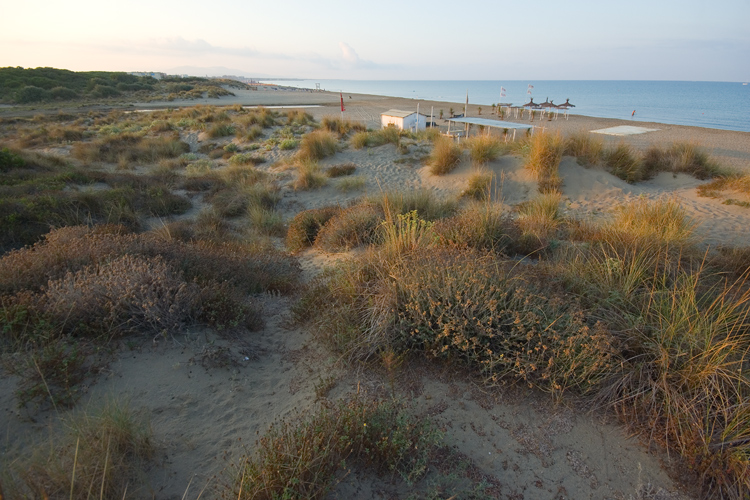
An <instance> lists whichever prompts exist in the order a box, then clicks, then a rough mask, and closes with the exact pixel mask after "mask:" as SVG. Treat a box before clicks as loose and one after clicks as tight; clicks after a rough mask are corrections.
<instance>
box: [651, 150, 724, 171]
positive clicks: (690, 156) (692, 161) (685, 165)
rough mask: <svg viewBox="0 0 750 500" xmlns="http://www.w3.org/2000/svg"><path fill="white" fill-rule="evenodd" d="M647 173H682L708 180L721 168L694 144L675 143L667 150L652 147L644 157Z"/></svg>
mask: <svg viewBox="0 0 750 500" xmlns="http://www.w3.org/2000/svg"><path fill="white" fill-rule="evenodd" d="M643 168H644V169H645V171H646V172H653V173H655V172H673V173H677V172H682V173H686V174H690V175H692V176H693V177H696V178H698V179H708V178H710V177H713V176H714V175H716V174H717V173H718V172H719V166H718V165H717V164H716V163H714V162H712V161H711V160H710V159H709V157H708V154H706V152H705V151H703V150H701V149H700V148H699V147H698V146H697V145H695V144H692V143H674V144H672V145H671V146H670V147H668V148H666V149H661V148H659V147H656V146H654V147H651V148H649V149H648V150H647V151H646V153H645V154H644V155H643Z"/></svg>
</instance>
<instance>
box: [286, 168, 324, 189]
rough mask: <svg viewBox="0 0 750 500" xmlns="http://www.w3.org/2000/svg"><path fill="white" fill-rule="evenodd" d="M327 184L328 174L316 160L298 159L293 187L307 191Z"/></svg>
mask: <svg viewBox="0 0 750 500" xmlns="http://www.w3.org/2000/svg"><path fill="white" fill-rule="evenodd" d="M326 184H328V176H327V175H326V174H325V172H324V171H323V169H322V168H321V166H320V164H319V163H318V162H317V161H300V162H298V163H297V178H296V180H295V181H294V189H295V190H297V191H307V190H310V189H318V188H321V187H323V186H325V185H326Z"/></svg>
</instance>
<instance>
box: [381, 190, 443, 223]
mask: <svg viewBox="0 0 750 500" xmlns="http://www.w3.org/2000/svg"><path fill="white" fill-rule="evenodd" d="M370 202H371V203H376V204H378V205H380V206H381V207H382V209H383V211H384V212H386V213H389V214H391V215H392V216H395V215H397V214H406V213H409V212H411V211H415V210H416V212H417V214H419V217H420V218H422V219H424V220H428V221H432V220H437V219H442V218H444V217H450V216H451V215H453V214H455V213H456V211H457V210H458V202H457V200H455V199H453V198H445V199H441V198H438V197H437V196H436V195H435V193H434V192H432V191H429V190H427V189H424V188H422V189H417V190H411V191H391V192H386V193H381V195H380V197H378V198H373V199H371V200H370Z"/></svg>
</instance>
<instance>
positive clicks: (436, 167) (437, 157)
mask: <svg viewBox="0 0 750 500" xmlns="http://www.w3.org/2000/svg"><path fill="white" fill-rule="evenodd" d="M428 161H429V165H430V173H431V174H432V175H445V174H447V173H449V172H451V171H452V170H453V169H454V168H456V166H457V165H458V163H459V162H460V161H461V147H460V146H459V145H458V144H456V143H454V142H453V140H452V139H450V138H448V137H442V136H441V137H440V139H438V140H436V141H435V142H434V145H433V148H432V152H431V153H430V157H429V160H428Z"/></svg>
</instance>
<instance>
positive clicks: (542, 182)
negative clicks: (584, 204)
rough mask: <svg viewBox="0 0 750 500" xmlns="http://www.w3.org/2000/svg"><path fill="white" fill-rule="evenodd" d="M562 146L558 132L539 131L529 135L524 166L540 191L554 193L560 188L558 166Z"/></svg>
mask: <svg viewBox="0 0 750 500" xmlns="http://www.w3.org/2000/svg"><path fill="white" fill-rule="evenodd" d="M564 148H565V143H564V141H563V139H562V136H560V134H559V133H558V134H550V133H547V132H541V133H537V134H534V135H533V136H532V137H531V139H530V142H529V150H528V153H527V157H526V164H525V165H524V166H525V168H527V169H529V171H531V173H532V175H533V176H534V178H535V179H536V181H537V182H538V189H539V192H540V193H554V192H558V191H559V190H560V186H561V184H562V179H560V173H559V167H560V161H561V160H562V155H563V151H564Z"/></svg>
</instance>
